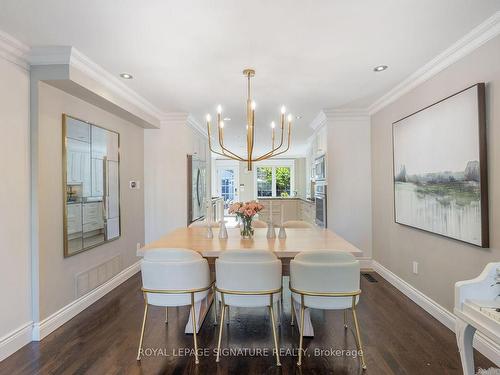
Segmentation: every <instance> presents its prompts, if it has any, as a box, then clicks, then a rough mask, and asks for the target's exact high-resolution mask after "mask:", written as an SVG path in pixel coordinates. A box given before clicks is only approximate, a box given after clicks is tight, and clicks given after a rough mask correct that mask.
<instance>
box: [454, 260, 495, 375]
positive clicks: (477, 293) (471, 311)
mask: <svg viewBox="0 0 500 375" xmlns="http://www.w3.org/2000/svg"><path fill="white" fill-rule="evenodd" d="M497 310H498V311H497ZM453 312H454V313H455V315H456V316H457V319H456V323H455V324H456V326H455V333H456V336H457V344H458V349H459V351H460V359H461V360H462V369H463V372H464V375H473V374H475V371H474V355H473V354H474V349H473V347H472V340H473V338H474V333H475V332H476V331H479V332H481V333H482V334H483V335H485V336H486V337H487V338H489V339H490V340H492V341H493V342H494V343H496V344H497V345H500V262H497V263H488V264H487V265H486V267H485V268H484V270H483V272H481V274H480V275H479V276H478V277H476V278H475V279H472V280H466V281H459V282H457V283H455V307H454V309H453ZM495 364H496V365H497V366H500V358H498V360H497V361H496V363H495Z"/></svg>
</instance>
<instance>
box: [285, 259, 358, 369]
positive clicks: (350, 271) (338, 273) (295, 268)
mask: <svg viewBox="0 0 500 375" xmlns="http://www.w3.org/2000/svg"><path fill="white" fill-rule="evenodd" d="M359 278H360V265H359V261H358V260H356V258H355V257H354V256H353V255H351V254H348V253H345V252H342V251H334V250H317V251H307V252H302V253H300V254H298V255H297V256H296V257H295V258H294V259H292V260H291V261H290V290H291V291H292V324H293V315H295V314H296V313H297V312H296V311H295V309H296V305H298V304H300V320H299V330H300V339H299V360H298V362H297V365H299V366H300V365H301V364H302V340H303V336H304V320H305V319H304V314H305V309H306V307H308V308H315V309H323V310H344V327H345V328H347V309H351V311H352V317H353V320H354V328H355V330H356V345H357V348H358V350H359V351H360V359H361V365H362V368H363V370H366V364H365V359H364V354H363V344H362V342H361V335H360V330H359V324H358V318H357V315H356V305H357V303H358V301H359V295H360V294H361V290H360V289H359V283H360V281H359Z"/></svg>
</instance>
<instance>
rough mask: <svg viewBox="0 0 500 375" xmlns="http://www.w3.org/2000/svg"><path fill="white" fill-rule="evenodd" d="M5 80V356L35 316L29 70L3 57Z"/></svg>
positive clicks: (1, 282)
mask: <svg viewBox="0 0 500 375" xmlns="http://www.w3.org/2000/svg"><path fill="white" fill-rule="evenodd" d="M0 82H1V84H0V134H1V136H0V150H2V157H1V158H0V174H1V176H2V177H3V182H2V183H1V184H0V241H1V246H0V265H1V271H0V295H1V296H2V302H1V308H0V361H1V360H2V359H3V357H4V355H5V353H7V354H8V351H9V350H10V351H12V350H16V349H18V348H19V345H23V344H24V343H25V341H23V339H22V338H20V340H19V339H14V340H13V341H8V342H7V340H4V339H6V337H5V336H6V335H9V334H10V333H12V332H13V331H15V330H17V329H19V328H21V327H24V326H25V325H26V324H28V325H29V324H30V321H31V294H30V290H31V276H30V275H31V267H30V169H29V147H30V143H29V142H30V139H29V72H27V71H26V70H25V69H24V68H21V67H20V66H18V65H15V64H13V63H11V62H8V61H7V60H4V59H3V58H1V57H0ZM27 332H28V333H29V332H30V330H29V329H28V330H27ZM7 346H8V347H7Z"/></svg>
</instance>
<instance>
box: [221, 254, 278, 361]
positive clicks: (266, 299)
mask: <svg viewBox="0 0 500 375" xmlns="http://www.w3.org/2000/svg"><path fill="white" fill-rule="evenodd" d="M215 272H216V277H217V281H216V288H215V290H216V298H217V301H220V302H221V303H222V308H221V317H220V326H219V340H218V344H217V358H216V362H219V354H220V346H221V339H222V330H223V327H224V315H225V312H226V311H227V309H228V306H237V307H259V306H262V307H268V308H269V312H270V314H271V323H272V328H273V337H274V345H275V348H276V364H277V365H278V366H281V363H280V357H279V350H278V338H277V335H276V325H275V322H274V309H273V305H274V304H275V303H278V304H279V302H280V298H281V295H280V293H281V289H282V286H281V261H279V260H278V258H277V257H276V256H275V255H274V254H273V253H271V252H270V251H268V250H252V249H250V250H229V251H226V252H224V253H222V254H221V255H220V256H219V258H218V259H217V260H216V261H215Z"/></svg>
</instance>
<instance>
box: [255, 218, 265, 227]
mask: <svg viewBox="0 0 500 375" xmlns="http://www.w3.org/2000/svg"><path fill="white" fill-rule="evenodd" d="M252 227H254V228H267V223H266V222H265V221H264V220H259V219H253V220H252Z"/></svg>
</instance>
